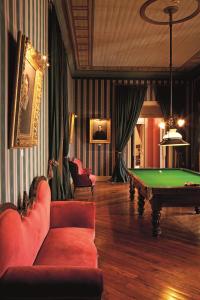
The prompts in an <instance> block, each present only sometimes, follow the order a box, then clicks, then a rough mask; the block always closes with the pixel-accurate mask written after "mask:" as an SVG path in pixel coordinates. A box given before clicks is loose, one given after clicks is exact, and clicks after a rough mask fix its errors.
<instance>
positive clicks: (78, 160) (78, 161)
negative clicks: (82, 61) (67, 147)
mask: <svg viewBox="0 0 200 300" xmlns="http://www.w3.org/2000/svg"><path fill="white" fill-rule="evenodd" d="M73 162H74V163H75V164H76V165H77V167H78V174H79V175H82V174H83V164H82V161H81V160H80V159H77V158H74V160H73Z"/></svg>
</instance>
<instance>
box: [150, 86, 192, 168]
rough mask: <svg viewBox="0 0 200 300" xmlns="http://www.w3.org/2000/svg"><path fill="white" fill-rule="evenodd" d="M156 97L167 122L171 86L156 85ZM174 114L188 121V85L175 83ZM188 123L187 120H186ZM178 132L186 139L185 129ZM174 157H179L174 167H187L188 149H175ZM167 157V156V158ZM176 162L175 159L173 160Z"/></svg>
mask: <svg viewBox="0 0 200 300" xmlns="http://www.w3.org/2000/svg"><path fill="white" fill-rule="evenodd" d="M154 89H155V97H156V100H157V101H158V102H159V104H160V108H161V111H162V114H163V117H164V119H165V120H167V119H168V118H169V116H170V85H169V84H167V85H162V84H161V85H159V84H158V85H156V86H155V87H154ZM172 95H173V98H172V112H173V115H174V116H176V117H177V118H180V117H182V118H184V119H186V107H187V104H186V102H187V86H186V83H185V82H183V83H175V82H173V91H172ZM186 121H187V119H186ZM178 132H179V133H180V134H181V135H182V137H183V139H184V140H185V139H186V130H185V128H179V129H178ZM174 150H175V151H174V156H176V157H177V159H176V165H174V167H177V168H179V167H186V163H185V162H186V147H174ZM166 157H167V156H166ZM173 161H175V159H174V160H173Z"/></svg>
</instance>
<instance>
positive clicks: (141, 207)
mask: <svg viewBox="0 0 200 300" xmlns="http://www.w3.org/2000/svg"><path fill="white" fill-rule="evenodd" d="M144 204H145V198H144V196H142V195H141V194H140V192H139V191H138V213H139V216H142V215H143V213H144Z"/></svg>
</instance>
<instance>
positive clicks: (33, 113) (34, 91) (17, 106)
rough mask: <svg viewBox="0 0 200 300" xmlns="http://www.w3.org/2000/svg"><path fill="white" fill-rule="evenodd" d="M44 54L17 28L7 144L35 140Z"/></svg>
mask: <svg viewBox="0 0 200 300" xmlns="http://www.w3.org/2000/svg"><path fill="white" fill-rule="evenodd" d="M46 66H47V62H46V57H45V56H43V55H42V54H40V53H39V52H37V51H36V50H35V49H34V48H33V46H32V45H31V43H30V41H29V40H28V38H27V37H26V36H25V35H23V34H22V33H21V32H20V31H19V32H18V37H17V58H16V66H15V79H14V91H13V101H12V110H11V127H10V139H9V148H26V147H33V146H36V145H37V144H38V125H39V116H40V102H41V93H42V83H43V73H44V70H45V68H46Z"/></svg>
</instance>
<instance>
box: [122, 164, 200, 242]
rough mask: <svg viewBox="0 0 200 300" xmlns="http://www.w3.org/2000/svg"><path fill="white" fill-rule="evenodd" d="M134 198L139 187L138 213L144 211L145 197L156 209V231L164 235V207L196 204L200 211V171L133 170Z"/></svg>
mask: <svg viewBox="0 0 200 300" xmlns="http://www.w3.org/2000/svg"><path fill="white" fill-rule="evenodd" d="M128 173H129V177H130V199H131V200H132V201H133V199H134V192H135V188H137V189H138V213H139V215H140V216H142V215H143V212H144V204H145V200H147V201H148V200H149V201H150V204H151V208H152V234H153V236H155V237H157V236H159V235H160V234H161V227H160V217H161V209H162V207H184V206H188V207H190V206H194V208H195V211H196V213H197V214H199V213H200V173H197V172H194V171H191V170H187V169H129V170H128Z"/></svg>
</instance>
